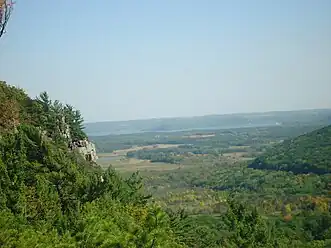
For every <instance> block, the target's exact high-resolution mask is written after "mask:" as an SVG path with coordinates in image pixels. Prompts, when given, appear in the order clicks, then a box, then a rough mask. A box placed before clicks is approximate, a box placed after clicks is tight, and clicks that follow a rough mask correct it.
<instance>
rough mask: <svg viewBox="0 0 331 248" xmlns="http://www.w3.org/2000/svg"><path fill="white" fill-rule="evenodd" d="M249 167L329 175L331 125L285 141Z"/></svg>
mask: <svg viewBox="0 0 331 248" xmlns="http://www.w3.org/2000/svg"><path fill="white" fill-rule="evenodd" d="M249 167H250V168H255V169H267V170H283V171H292V172H294V173H316V174H325V173H331V125H330V126H326V127H324V128H321V129H318V130H315V131H313V132H310V133H307V134H304V135H301V136H299V137H296V138H294V139H289V140H285V141H284V142H282V143H281V144H278V145H276V146H275V147H273V148H271V149H269V150H268V151H266V152H265V153H264V154H263V155H262V156H261V157H258V158H256V159H255V160H254V162H253V163H251V164H250V165H249Z"/></svg>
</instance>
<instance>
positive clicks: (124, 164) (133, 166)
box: [98, 158, 181, 172]
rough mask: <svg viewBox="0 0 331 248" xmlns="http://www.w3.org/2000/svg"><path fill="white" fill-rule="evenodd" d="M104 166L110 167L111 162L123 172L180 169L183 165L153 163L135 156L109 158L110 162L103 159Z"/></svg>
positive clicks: (101, 163) (102, 164)
mask: <svg viewBox="0 0 331 248" xmlns="http://www.w3.org/2000/svg"><path fill="white" fill-rule="evenodd" d="M98 163H99V164H100V165H101V166H102V167H105V168H106V167H108V166H109V164H111V165H112V167H113V168H115V169H116V170H118V171H121V172H134V171H137V170H139V171H166V170H175V169H179V168H180V167H181V166H180V165H178V164H168V163H151V162H150V161H148V160H140V159H135V158H130V159H126V158H125V159H119V160H109V161H108V162H106V161H102V162H98Z"/></svg>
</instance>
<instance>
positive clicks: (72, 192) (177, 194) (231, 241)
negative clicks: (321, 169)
mask: <svg viewBox="0 0 331 248" xmlns="http://www.w3.org/2000/svg"><path fill="white" fill-rule="evenodd" d="M0 114H1V115H0V247H13V248H14V247H15V248H16V247H18V248H20V247H39V246H40V247H118V248H119V247H141V248H142V247H151V248H152V247H165V248H166V247H169V248H176V247H197V248H198V247H252V248H253V247H270V248H271V247H328V246H330V239H331V228H330V226H331V212H330V209H331V208H330V198H329V196H328V192H329V190H330V184H329V176H330V175H329V174H325V175H316V174H309V175H302V174H299V175H295V174H293V173H291V172H285V171H264V170H255V169H251V168H247V165H246V164H245V163H244V162H243V163H238V162H234V161H233V160H231V159H230V158H228V157H227V156H225V155H224V156H223V154H225V153H233V152H239V153H240V152H244V153H250V155H252V154H253V152H261V151H263V149H265V148H266V147H268V146H270V145H272V144H274V143H275V142H276V143H277V142H279V141H280V140H281V139H284V137H292V136H293V135H294V134H293V133H294V131H295V130H296V131H295V132H296V133H299V132H301V133H302V132H303V130H310V129H311V128H312V126H301V127H300V128H299V129H298V128H297V127H294V126H288V127H286V128H285V127H269V128H267V127H266V128H253V129H249V128H247V129H234V130H227V131H226V130H218V131H217V130H215V132H214V131H213V132H212V133H211V132H210V131H204V132H201V133H199V134H196V133H191V132H182V133H179V134H178V133H176V134H168V135H165V134H161V135H156V136H155V134H145V136H143V135H135V137H136V139H131V138H132V137H131V138H130V136H126V135H124V136H117V141H119V140H121V142H119V144H118V146H117V149H118V147H121V146H125V145H128V146H129V147H131V146H132V145H144V144H159V143H165V144H179V146H177V147H171V148H159V149H154V150H137V151H132V152H131V153H128V154H126V155H127V156H128V157H137V158H139V159H148V160H152V161H161V160H162V161H163V162H168V163H180V165H179V166H181V167H179V168H178V170H175V171H171V172H169V171H168V172H165V173H164V172H163V173H160V174H155V173H151V174H148V173H147V174H148V175H146V177H145V178H144V179H143V178H141V177H140V176H139V175H138V173H133V174H130V175H128V176H126V177H122V176H121V175H119V174H118V173H117V172H116V171H115V170H114V169H113V168H112V167H111V166H110V167H109V168H108V169H106V170H102V169H101V168H100V167H98V166H92V165H91V164H90V163H88V162H87V161H85V160H84V159H83V158H82V157H81V155H80V154H76V153H75V152H73V151H70V150H68V147H67V142H68V141H70V140H72V139H82V138H86V134H85V132H84V130H83V118H82V116H81V114H80V112H79V111H78V110H75V109H74V108H73V107H72V106H70V105H63V104H61V103H60V102H59V101H52V100H50V98H49V96H48V94H47V93H45V92H43V93H42V94H40V96H39V97H37V98H36V99H31V98H30V97H28V96H27V95H26V93H25V92H24V91H23V90H21V89H17V88H15V87H12V86H9V85H7V84H5V83H4V82H1V83H0ZM316 125H317V126H318V125H319V124H316ZM323 130H324V129H322V131H323ZM324 131H325V130H324ZM324 131H323V133H324ZM317 133H318V134H320V133H319V132H317ZM302 137H306V136H302ZM301 139H302V138H301ZM320 140H321V142H319V143H318V144H319V146H321V147H324V146H323V144H328V143H327V141H326V140H324V139H323V138H321V139H320ZM161 141H164V142H161ZM106 142H109V141H106ZM112 142H113V143H112V145H113V146H112V147H111V148H107V147H105V149H110V150H111V149H114V147H115V143H114V142H116V141H112ZM130 142H131V143H130ZM307 142H308V143H309V142H310V141H307ZM285 143H286V142H285ZM105 144H106V143H103V145H105ZM298 146H300V144H299V145H298ZM129 147H128V148H129ZM277 147H278V146H276V148H277ZM325 147H326V146H325ZM315 148H316V147H315ZM315 148H314V149H315ZM277 149H278V148H277ZM314 149H313V150H314ZM313 150H312V152H310V153H309V154H310V155H312V154H316V153H314V152H313ZM320 151H323V154H324V155H325V157H323V160H322V161H326V160H327V159H328V157H327V153H326V151H327V150H325V151H324V150H320ZM267 154H268V153H267ZM329 155H330V154H329ZM298 156H299V155H298ZM314 156H315V155H314ZM169 159H170V160H169ZM172 159H173V160H172ZM144 184H145V187H146V188H144V187H143V186H144ZM149 193H153V194H154V197H153V198H151V197H150V195H149Z"/></svg>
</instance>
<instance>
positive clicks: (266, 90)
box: [0, 0, 331, 122]
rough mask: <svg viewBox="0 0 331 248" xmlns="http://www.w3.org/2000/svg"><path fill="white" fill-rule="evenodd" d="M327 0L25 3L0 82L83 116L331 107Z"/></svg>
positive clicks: (0, 55)
mask: <svg viewBox="0 0 331 248" xmlns="http://www.w3.org/2000/svg"><path fill="white" fill-rule="evenodd" d="M330 13H331V1H330V0H291V1H289V0H278V1H274V0H250V1H246V0H241V1H240V0H228V1H225V0H200V1H198V0H190V1H189V0H180V1H179V0H166V1H157V0H139V1H134V0H116V1H115V0H99V1H91V0H89V1H87V0H71V1H68V0H66V1H64V0H58V1H49V0H46V1H45V0H43V1H40V0H28V1H27V0H17V1H16V6H15V10H14V12H13V15H12V17H11V19H10V22H9V24H8V27H7V33H6V34H5V36H3V37H2V38H1V39H0V80H5V81H7V82H8V83H9V84H13V85H16V86H19V87H22V88H24V89H26V91H27V93H28V94H29V95H30V96H32V97H34V96H36V95H38V94H39V93H40V92H42V91H47V92H48V93H49V95H50V96H51V98H52V99H58V100H60V101H63V102H65V103H70V104H71V105H73V106H75V107H76V108H77V109H79V110H81V112H82V114H83V116H84V117H85V120H86V121H87V122H94V121H106V120H111V121H116V120H131V119H145V118H159V117H177V116H198V115H208V114H226V113H236V112H260V111H261V112H262V111H273V110H295V109H311V108H331V95H330V92H331V14H330Z"/></svg>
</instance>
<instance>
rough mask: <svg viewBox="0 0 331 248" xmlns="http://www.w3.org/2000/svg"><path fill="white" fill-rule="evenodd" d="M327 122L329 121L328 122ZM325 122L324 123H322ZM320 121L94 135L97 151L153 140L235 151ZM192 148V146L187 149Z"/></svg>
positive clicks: (261, 146) (289, 134)
mask: <svg viewBox="0 0 331 248" xmlns="http://www.w3.org/2000/svg"><path fill="white" fill-rule="evenodd" d="M325 123H326V122H325ZM322 126H323V125H322ZM322 126H321V125H320V124H318V123H313V124H311V125H289V126H270V127H257V128H255V127H254V128H233V129H227V130H212V131H211V130H201V131H199V133H197V132H195V131H183V132H174V133H169V132H159V133H155V132H154V133H137V134H122V135H108V136H92V137H91V139H92V140H93V141H94V142H95V143H96V145H97V148H98V151H100V152H113V151H114V150H119V149H128V148H131V147H132V146H135V145H138V146H144V145H154V144H174V145H181V146H180V147H179V148H182V149H181V152H187V151H190V152H193V153H197V154H207V153H208V154H209V153H214V152H215V151H216V152H218V153H224V152H233V150H228V151H227V150H225V149H229V147H231V146H249V147H250V148H251V150H255V151H263V149H264V148H266V147H267V146H269V145H270V144H271V143H272V144H273V143H274V142H280V141H282V140H284V139H288V138H291V137H296V136H298V135H301V134H303V133H307V132H310V131H313V130H315V129H317V128H321V127H322ZM185 148H186V150H184V149H185ZM188 148H190V150H188Z"/></svg>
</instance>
